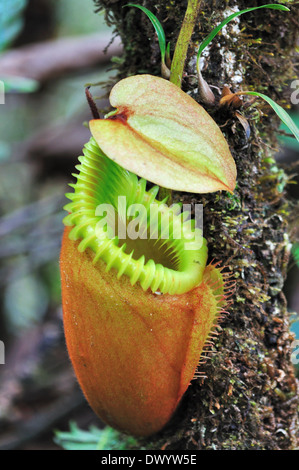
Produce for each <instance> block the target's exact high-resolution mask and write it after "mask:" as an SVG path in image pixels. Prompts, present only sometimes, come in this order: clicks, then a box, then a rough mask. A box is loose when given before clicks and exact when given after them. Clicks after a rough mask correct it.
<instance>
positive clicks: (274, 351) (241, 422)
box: [95, 0, 298, 450]
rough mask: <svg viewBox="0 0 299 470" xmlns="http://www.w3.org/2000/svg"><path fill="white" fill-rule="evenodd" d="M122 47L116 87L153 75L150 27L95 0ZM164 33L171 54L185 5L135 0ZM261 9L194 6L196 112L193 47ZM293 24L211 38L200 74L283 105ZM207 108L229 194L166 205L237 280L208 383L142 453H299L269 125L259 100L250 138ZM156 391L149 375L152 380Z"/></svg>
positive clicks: (253, 26)
mask: <svg viewBox="0 0 299 470" xmlns="http://www.w3.org/2000/svg"><path fill="white" fill-rule="evenodd" d="M95 3H96V6H97V7H99V8H100V9H104V10H105V13H106V18H107V21H108V23H110V24H113V25H114V27H115V31H116V32H117V34H119V35H120V36H121V38H122V41H123V44H124V55H123V58H122V62H121V64H120V65H119V73H118V78H122V77H125V76H128V75H134V74H140V73H150V74H153V75H160V52H159V47H158V42H157V38H156V36H155V34H154V30H153V27H152V25H151V23H150V22H149V20H148V19H147V18H146V16H145V15H144V14H143V13H141V11H140V10H138V9H136V8H128V7H126V8H122V7H123V6H124V5H125V4H126V3H127V2H126V1H124V0H120V1H118V0H97V1H96V0H95ZM138 3H139V4H142V5H143V6H146V7H147V8H148V9H150V10H151V11H152V12H153V13H154V14H156V15H157V17H158V18H159V19H160V21H161V22H162V24H163V26H164V28H165V32H166V37H167V41H170V43H171V51H172V53H173V50H174V46H175V43H176V39H177V36H178V33H179V30H180V26H181V24H182V21H183V18H184V14H185V10H186V6H187V1H186V0H181V1H172V0H157V1H156V2H149V1H143V2H142V3H141V2H140V1H139V2H138ZM266 3H267V2H264V1H262V2H260V1H256V0H254V1H252V2H250V5H248V2H246V1H245V0H238V1H234V0H232V1H224V0H221V1H218V0H214V1H208V0H204V1H202V2H201V5H200V10H199V15H198V21H197V24H196V27H195V30H194V33H193V36H192V41H191V42H190V46H189V50H188V57H187V60H186V63H185V73H184V79H183V84H182V88H183V90H184V91H186V92H188V93H190V94H191V96H192V97H194V98H195V99H197V100H198V101H200V100H199V98H198V93H197V79H196V60H195V57H196V50H197V46H198V44H199V42H201V40H203V38H204V37H206V35H207V34H208V33H209V32H210V31H211V29H212V28H213V27H215V26H216V24H218V23H219V22H220V21H221V20H222V19H223V17H224V16H227V15H228V14H229V13H231V12H232V10H231V9H234V10H236V9H239V10H242V9H244V8H248V7H250V6H259V5H263V4H266ZM286 3H287V4H288V6H290V7H291V10H292V11H291V13H285V12H279V11H275V10H266V9H264V10H259V11H258V12H252V13H247V14H246V15H242V16H241V17H239V19H237V20H236V21H235V22H232V23H230V24H229V25H228V26H227V27H226V29H225V30H224V31H223V33H222V34H219V35H218V36H217V37H216V38H215V39H214V40H213V42H212V44H211V47H209V48H208V54H205V58H204V63H203V68H202V72H203V75H204V78H205V79H206V81H207V82H208V83H209V84H210V85H213V86H215V87H218V89H220V91H221V89H222V88H223V86H224V85H225V84H227V85H229V86H230V87H231V89H232V90H233V91H238V90H240V89H243V90H248V89H250V90H255V91H259V92H264V93H265V94H267V95H268V96H270V97H272V98H273V99H274V100H275V101H277V102H279V103H280V104H281V105H282V106H284V107H288V106H289V104H290V93H289V91H290V87H289V81H290V80H291V79H293V78H295V77H294V69H293V66H292V59H293V51H294V47H295V39H296V30H297V31H298V23H297V22H296V20H295V18H296V17H297V15H298V4H297V6H295V5H293V6H292V2H286ZM213 90H215V95H216V98H217V100H216V105H215V106H213V107H209V108H207V107H206V106H205V107H206V109H207V111H208V112H209V113H210V114H211V115H212V116H213V118H214V119H215V120H216V122H217V123H218V125H220V127H221V129H222V131H223V133H224V135H225V137H226V139H227V140H228V142H229V145H230V149H231V152H232V155H233V157H234V158H235V161H236V164H237V169H238V180H237V181H238V182H237V187H236V190H235V191H234V194H233V195H229V194H228V193H225V192H222V193H219V192H218V193H214V194H209V195H190V194H186V193H184V194H183V193H181V194H176V198H177V199H181V200H183V201H184V202H190V199H191V201H192V202H194V203H196V202H199V203H203V205H204V235H205V237H206V239H207V241H208V247H209V257H210V259H211V260H212V259H215V260H217V261H221V262H222V263H223V265H225V266H227V270H228V271H230V272H231V274H232V276H233V279H234V280H235V281H236V288H235V291H234V294H233V296H232V298H231V300H232V304H231V305H230V306H229V308H228V311H229V313H228V314H227V315H225V318H224V320H223V321H222V323H221V329H222V330H221V334H220V335H219V337H218V339H217V341H216V342H215V344H214V347H213V351H214V354H213V356H212V357H211V359H209V360H208V361H207V363H206V364H205V366H204V367H203V370H204V372H205V374H206V375H207V378H206V379H204V380H203V379H197V380H194V381H193V382H192V385H191V386H190V387H189V389H188V391H187V393H186V395H185V397H184V399H183V401H182V403H181V406H180V408H179V410H178V412H177V413H176V415H175V416H174V418H173V420H172V422H171V423H169V425H168V427H167V428H166V429H165V430H164V431H163V432H162V433H160V434H159V435H158V436H154V437H152V438H151V439H148V440H146V441H145V442H142V445H145V446H146V447H147V448H156V449H159V448H164V449H168V450H169V449H176V450H178V449H193V450H194V449H197V450H201V449H217V450H218V449H266V450H270V449H293V448H295V447H296V445H297V437H298V435H297V431H298V416H297V409H298V387H297V381H296V378H295V373H294V368H293V364H292V362H291V352H292V350H291V345H292V341H293V336H292V335H291V334H290V330H289V326H290V325H289V312H288V308H287V305H286V301H285V297H284V295H283V291H282V289H283V285H284V280H285V276H286V269H287V265H288V258H289V251H290V223H289V220H290V214H291V210H292V205H291V203H290V201H289V200H288V197H287V177H286V175H285V174H284V172H283V171H282V170H280V169H278V168H277V166H276V165H275V163H274V160H273V158H274V155H275V153H276V151H277V148H278V144H277V140H276V132H275V131H276V130H277V127H278V126H279V120H278V119H277V117H276V116H275V115H274V114H273V113H272V112H271V111H270V109H269V107H268V106H267V105H266V104H265V103H264V102H260V101H256V102H255V103H254V106H251V107H250V108H247V109H244V108H243V109H242V108H241V110H240V111H241V112H242V114H243V115H244V116H246V117H247V119H248V121H249V124H250V129H251V134H250V137H249V138H247V137H246V133H245V131H244V129H243V127H242V125H241V124H240V122H239V120H238V119H237V117H236V116H235V114H234V111H232V110H224V109H223V108H219V106H218V105H217V102H218V101H219V97H220V95H219V93H218V91H217V88H213ZM157 380H159V377H158V371H157Z"/></svg>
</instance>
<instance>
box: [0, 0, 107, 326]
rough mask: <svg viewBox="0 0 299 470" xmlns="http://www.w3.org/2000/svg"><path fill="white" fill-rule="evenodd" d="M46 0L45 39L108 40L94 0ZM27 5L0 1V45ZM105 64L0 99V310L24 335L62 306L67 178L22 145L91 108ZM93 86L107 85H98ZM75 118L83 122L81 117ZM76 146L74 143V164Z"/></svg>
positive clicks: (14, 33)
mask: <svg viewBox="0 0 299 470" xmlns="http://www.w3.org/2000/svg"><path fill="white" fill-rule="evenodd" d="M12 3H14V4H18V8H15V9H13V8H11V9H10V12H11V15H10V17H9V15H8V10H9V9H8V5H9V6H10V7H12V6H13V5H12ZM33 3H34V2H33ZM44 3H45V5H47V8H49V10H50V11H52V17H51V21H54V27H53V28H52V29H51V30H52V31H53V34H52V36H51V37H45V38H44V39H45V40H49V39H57V38H62V37H69V36H70V37H74V36H83V35H89V34H92V33H103V34H106V35H107V45H108V43H109V41H110V38H111V31H110V30H109V28H108V27H107V25H106V24H105V22H104V18H103V16H102V15H100V14H95V13H94V3H93V1H92V0H86V1H85V2H84V4H82V1H80V0H61V1H59V2H57V1H53V0H49V1H47V2H44ZM28 4H29V6H30V1H29V2H28ZM15 6H16V5H15ZM25 6H26V2H25V1H18V2H17V1H14V2H12V0H8V1H6V0H1V1H0V12H1V11H2V10H3V11H6V12H7V15H6V20H7V21H6V23H4V17H2V19H3V22H2V33H1V36H0V47H1V44H2V49H4V33H5V28H4V26H5V24H7V25H8V26H9V28H10V27H11V25H12V24H13V23H14V22H15V27H14V28H13V30H11V31H10V32H9V31H8V29H9V28H8V26H7V38H8V34H9V40H8V39H7V41H5V47H6V50H8V49H9V48H13V47H14V43H15V42H17V44H18V46H19V43H18V37H19V36H20V34H22V28H23V26H24V27H25V29H26V24H25V17H26V9H25ZM0 17H1V15H0ZM8 17H9V18H8ZM49 21H50V19H49ZM5 37H6V36H5ZM29 42H30V38H29ZM20 45H22V44H20ZM108 68H109V66H108V65H107V66H105V67H99V68H98V69H95V68H91V69H84V70H82V71H79V72H76V73H73V74H67V75H65V76H61V77H60V78H57V79H54V80H50V81H48V82H47V83H45V84H43V85H42V86H41V87H40V88H39V89H38V90H34V89H33V90H32V91H33V92H32V93H30V94H29V93H22V91H25V90H22V89H21V90H20V91H21V92H19V93H13V92H12V93H9V92H8V90H9V89H8V87H6V96H5V104H3V105H0V113H1V120H0V244H1V247H0V301H1V299H2V305H1V316H2V319H4V321H5V328H6V329H7V331H8V332H9V333H10V334H13V335H21V334H22V333H23V331H24V330H26V329H28V328H30V327H31V326H32V325H33V324H36V323H38V322H41V321H42V320H43V318H44V317H45V316H46V315H47V314H49V309H50V308H53V307H54V308H59V307H60V302H61V299H60V279H59V263H58V259H59V249H60V241H61V234H62V229H63V225H62V218H63V216H64V215H65V214H64V212H63V209H62V207H63V204H64V197H63V195H64V193H65V192H66V191H68V187H67V183H68V182H71V174H70V172H69V171H68V170H69V167H67V168H66V171H65V173H64V172H63V170H62V171H59V172H58V173H57V172H56V170H55V165H57V166H58V167H59V166H60V165H61V162H59V161H58V162H57V161H53V163H52V164H51V165H50V169H49V168H48V167H46V169H45V170H43V165H44V162H43V161H42V160H41V161H37V160H34V161H32V160H28V158H27V155H26V151H25V150H24V149H25V148H26V145H27V143H28V142H29V141H34V139H35V138H36V136H37V137H38V136H39V133H42V132H50V133H51V128H53V129H57V127H58V128H59V126H62V127H63V126H64V125H66V124H67V123H68V122H72V121H75V120H76V119H77V121H80V118H81V116H83V115H84V112H86V113H88V107H87V104H86V98H85V93H84V88H85V84H86V83H87V82H98V81H105V80H107V78H108V77H109V76H111V72H110V71H109V70H108ZM14 80H15V79H14ZM95 93H96V94H99V95H102V94H103V93H104V92H103V91H102V90H101V88H98V89H96V91H95ZM80 125H81V126H82V127H83V125H84V123H83V120H82V122H81V124H80V122H79V126H80ZM86 135H87V134H86ZM68 138H69V137H68ZM80 152H81V150H80V149H78V155H74V159H73V161H72V164H75V161H76V157H77V156H79V155H80ZM41 159H42V156H41ZM41 168H42V170H40V169H41ZM40 171H42V173H43V176H42V177H41V178H40V173H39V172H40ZM34 204H36V206H35V205H34ZM2 323H3V320H2Z"/></svg>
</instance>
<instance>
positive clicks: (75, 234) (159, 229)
mask: <svg viewBox="0 0 299 470" xmlns="http://www.w3.org/2000/svg"><path fill="white" fill-rule="evenodd" d="M83 154H84V156H81V157H79V162H80V165H77V166H76V169H77V170H78V171H79V173H78V174H75V175H73V176H75V177H76V178H77V182H76V183H75V184H70V186H71V187H72V188H73V189H74V191H73V192H72V193H67V194H66V197H67V198H68V199H70V200H71V201H72V202H71V203H68V204H67V205H66V206H65V207H64V209H65V210H66V211H67V212H68V215H67V216H66V217H65V218H64V224H65V225H66V226H70V227H72V230H71V231H70V233H69V237H70V239H71V240H80V243H79V245H78V250H79V251H84V250H86V249H87V248H90V249H91V250H92V252H93V253H94V257H93V263H94V264H96V263H97V262H98V260H99V259H101V260H102V261H104V263H105V264H106V270H107V271H109V270H110V269H115V270H116V275H117V278H118V279H119V278H120V277H121V276H123V275H124V276H128V277H129V279H130V282H131V284H132V285H135V284H136V283H137V282H138V283H139V284H140V285H141V287H142V289H144V290H148V289H150V290H151V291H152V292H154V293H155V292H159V293H162V294H173V295H174V294H183V293H185V292H188V291H190V290H191V289H193V288H194V287H196V286H197V285H198V284H200V282H201V281H202V278H203V272H204V269H205V266H206V262H207V245H206V240H205V239H204V238H203V237H202V232H201V230H200V229H199V228H197V227H195V223H190V220H187V217H188V216H189V214H186V213H184V212H179V210H178V207H176V208H175V209H173V208H170V207H168V206H166V204H165V200H164V201H158V200H157V199H156V196H157V193H158V191H159V187H158V186H154V187H152V188H151V189H149V190H146V186H147V181H146V180H144V179H139V178H138V177H137V176H136V175H135V174H133V173H131V172H129V171H127V170H125V169H124V168H122V167H121V166H120V165H118V164H117V163H115V162H113V161H112V160H111V159H109V158H108V157H107V156H106V155H105V154H104V153H103V152H102V151H101V149H100V148H99V147H98V145H97V143H96V142H95V140H94V139H93V138H91V139H90V141H89V142H88V143H87V144H86V145H85V147H84V149H83ZM110 208H111V209H112V210H111V213H109V214H108V212H109V210H110ZM140 208H141V209H142V211H141V212H142V213H141V214H139V215H138V217H137V219H136V212H138V210H139V209H140ZM104 213H105V215H104ZM107 214H108V215H107ZM136 220H137V222H138V224H137V222H136ZM164 222H165V223H164ZM193 222H194V221H193ZM137 225H138V233H139V235H140V236H139V237H136V231H135V229H136V226H137ZM132 227H133V230H132ZM129 228H131V232H130V231H129ZM165 228H166V230H165ZM120 232H121V236H120ZM166 232H167V233H166ZM178 233H180V237H178ZM132 235H133V236H132ZM192 240H193V241H194V240H196V245H194V246H195V248H194V247H193V249H186V246H187V245H188V244H189V245H190V243H192ZM189 245H188V246H189Z"/></svg>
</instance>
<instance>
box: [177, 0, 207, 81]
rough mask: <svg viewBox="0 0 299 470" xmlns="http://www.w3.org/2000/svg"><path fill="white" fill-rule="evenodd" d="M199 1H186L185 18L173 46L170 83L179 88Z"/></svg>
mask: <svg viewBox="0 0 299 470" xmlns="http://www.w3.org/2000/svg"><path fill="white" fill-rule="evenodd" d="M200 4H201V0H188V6H187V10H186V13H185V18H184V21H183V24H182V27H181V30H180V34H179V37H178V39H177V43H176V46H175V51H174V55H173V59H172V64H171V71H170V81H171V82H172V83H174V84H175V85H177V86H178V87H180V88H181V85H182V79H183V72H184V66H185V61H186V57H187V52H188V46H189V44H190V40H191V36H192V33H193V29H194V26H195V23H196V20H197V16H198V10H199V7H200Z"/></svg>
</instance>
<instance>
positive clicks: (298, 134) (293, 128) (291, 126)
mask: <svg viewBox="0 0 299 470" xmlns="http://www.w3.org/2000/svg"><path fill="white" fill-rule="evenodd" d="M236 95H253V96H259V97H260V98H262V99H263V100H265V101H267V103H268V104H269V105H270V106H271V107H272V108H273V109H274V111H275V112H276V114H277V116H278V117H279V118H280V119H281V120H282V122H284V124H285V125H286V126H287V127H288V128H289V130H290V131H291V132H292V133H293V134H294V136H295V137H296V139H297V140H298V142H299V129H298V127H297V126H296V124H295V123H294V121H293V119H292V118H291V116H290V115H289V114H288V113H287V112H286V111H285V110H284V109H283V108H282V107H281V106H280V105H279V104H277V103H275V101H273V100H272V99H271V98H269V96H266V95H264V94H263V93H258V92H257V91H239V92H238V93H236Z"/></svg>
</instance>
